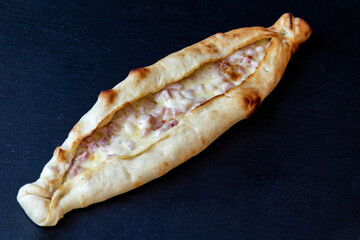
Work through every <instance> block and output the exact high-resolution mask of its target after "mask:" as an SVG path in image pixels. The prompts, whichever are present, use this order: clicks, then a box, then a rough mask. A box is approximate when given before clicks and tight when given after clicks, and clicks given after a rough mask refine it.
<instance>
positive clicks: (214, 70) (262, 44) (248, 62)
mask: <svg viewBox="0 0 360 240" xmlns="http://www.w3.org/2000/svg"><path fill="white" fill-rule="evenodd" d="M268 44H269V39H263V40H260V41H257V42H255V43H253V44H251V45H248V46H245V47H243V48H241V49H239V50H237V51H236V52H234V53H233V54H231V55H230V56H228V57H227V58H225V59H224V60H221V61H218V62H213V63H207V64H205V65H203V66H202V67H200V68H199V69H197V70H196V71H195V72H194V73H192V74H191V75H190V76H189V77H186V78H184V79H182V80H180V81H178V82H176V83H172V84H170V85H168V86H166V87H165V88H164V89H162V90H160V91H159V92H157V93H154V94H150V95H147V96H146V97H143V98H141V99H139V100H137V101H135V102H134V103H132V104H130V105H128V106H126V107H124V108H122V109H120V110H118V111H117V112H116V113H115V115H114V116H113V118H112V120H111V121H110V122H109V123H108V124H107V125H106V126H104V127H101V128H99V129H97V130H96V132H95V133H94V134H93V135H92V136H90V137H88V138H85V139H84V140H83V141H82V142H81V144H80V145H79V147H78V149H77V152H76V155H75V157H74V159H73V161H72V163H71V166H70V168H69V169H70V170H69V172H68V174H67V176H66V178H71V177H74V176H76V175H77V174H79V173H81V172H82V171H84V170H86V169H91V168H94V167H96V166H97V165H98V164H100V163H101V162H102V161H104V160H106V159H107V158H108V157H111V156H131V155H133V154H134V153H135V152H137V151H140V150H141V148H142V146H150V145H151V144H152V143H154V142H156V140H157V139H158V138H160V137H161V135H162V134H163V133H164V132H166V131H167V130H168V129H170V128H172V127H174V126H176V125H177V124H178V122H179V121H181V119H182V118H183V117H184V115H185V114H186V113H188V112H190V111H191V110H192V109H194V108H195V107H196V106H199V105H201V104H202V103H204V102H206V101H207V100H209V99H211V98H213V97H215V96H218V95H221V94H223V93H225V92H226V91H228V90H229V89H231V88H233V87H235V86H238V85H240V84H241V82H243V81H244V80H245V79H246V78H247V77H248V76H249V75H250V74H252V73H253V72H254V71H255V69H256V68H257V66H258V65H259V63H260V61H261V60H262V59H263V57H264V55H265V52H266V49H267V47H268Z"/></svg>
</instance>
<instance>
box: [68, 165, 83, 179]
mask: <svg viewBox="0 0 360 240" xmlns="http://www.w3.org/2000/svg"><path fill="white" fill-rule="evenodd" d="M82 171H83V169H82V168H81V167H80V166H79V165H74V166H72V168H71V169H70V171H69V175H70V176H72V177H75V176H76V175H78V174H79V173H81V172H82Z"/></svg>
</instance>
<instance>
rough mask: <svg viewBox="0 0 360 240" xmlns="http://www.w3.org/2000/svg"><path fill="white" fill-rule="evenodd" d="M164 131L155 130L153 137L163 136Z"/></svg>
mask: <svg viewBox="0 0 360 240" xmlns="http://www.w3.org/2000/svg"><path fill="white" fill-rule="evenodd" d="M164 132H165V131H164V130H163V129H158V130H156V131H155V132H154V135H155V136H156V137H158V136H160V135H161V134H163V133H164Z"/></svg>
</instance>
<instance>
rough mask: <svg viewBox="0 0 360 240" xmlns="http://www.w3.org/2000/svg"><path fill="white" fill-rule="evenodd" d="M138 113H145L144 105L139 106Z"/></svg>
mask: <svg viewBox="0 0 360 240" xmlns="http://www.w3.org/2000/svg"><path fill="white" fill-rule="evenodd" d="M139 113H140V114H144V113H145V107H144V106H140V107H139Z"/></svg>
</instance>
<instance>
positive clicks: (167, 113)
mask: <svg viewBox="0 0 360 240" xmlns="http://www.w3.org/2000/svg"><path fill="white" fill-rule="evenodd" d="M172 117H173V112H172V110H171V108H166V109H165V112H164V119H165V120H169V119H171V118H172Z"/></svg>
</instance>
